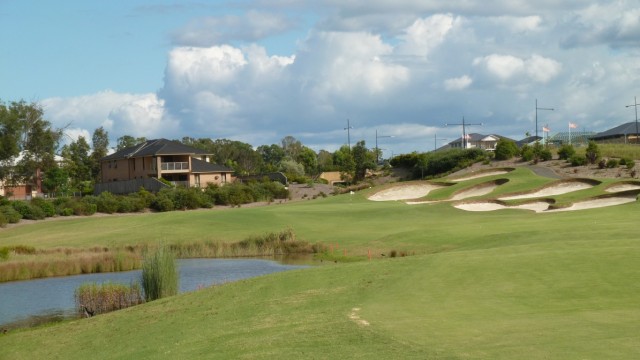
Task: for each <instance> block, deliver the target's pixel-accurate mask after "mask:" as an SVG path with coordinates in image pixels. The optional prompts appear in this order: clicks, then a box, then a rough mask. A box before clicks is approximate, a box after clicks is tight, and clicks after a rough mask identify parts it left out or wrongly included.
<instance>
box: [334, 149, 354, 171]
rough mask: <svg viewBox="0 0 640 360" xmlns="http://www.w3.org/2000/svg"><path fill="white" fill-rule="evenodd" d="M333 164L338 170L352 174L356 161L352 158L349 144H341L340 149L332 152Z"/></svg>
mask: <svg viewBox="0 0 640 360" xmlns="http://www.w3.org/2000/svg"><path fill="white" fill-rule="evenodd" d="M333 164H334V165H335V166H337V168H338V170H339V171H341V172H343V173H347V174H350V175H353V171H354V170H355V169H356V163H355V161H354V160H353V154H352V153H351V149H349V146H347V145H342V146H341V147H340V149H338V150H336V151H335V152H334V153H333Z"/></svg>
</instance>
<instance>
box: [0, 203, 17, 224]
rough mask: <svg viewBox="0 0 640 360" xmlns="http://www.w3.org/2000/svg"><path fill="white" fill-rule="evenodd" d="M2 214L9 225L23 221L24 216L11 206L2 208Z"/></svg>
mask: <svg viewBox="0 0 640 360" xmlns="http://www.w3.org/2000/svg"><path fill="white" fill-rule="evenodd" d="M0 214H2V215H3V216H4V217H5V218H6V219H7V221H8V222H9V224H17V223H18V222H20V220H21V219H22V214H20V213H19V212H18V211H17V210H16V209H14V208H13V206H11V205H4V206H0Z"/></svg>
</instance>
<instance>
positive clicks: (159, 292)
mask: <svg viewBox="0 0 640 360" xmlns="http://www.w3.org/2000/svg"><path fill="white" fill-rule="evenodd" d="M142 287H143V288H144V295H145V299H146V300H147V301H153V300H157V299H161V298H163V297H167V296H172V295H175V294H177V293H178V268H177V265H176V261H175V255H174V254H173V252H171V250H170V249H169V248H167V247H160V248H158V249H157V250H155V251H154V252H152V253H147V254H146V255H145V257H144V260H143V262H142Z"/></svg>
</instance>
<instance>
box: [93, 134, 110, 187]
mask: <svg viewBox="0 0 640 360" xmlns="http://www.w3.org/2000/svg"><path fill="white" fill-rule="evenodd" d="M91 145H92V146H91V147H92V152H91V178H92V179H93V180H94V181H96V182H98V181H100V159H102V158H103V157H105V156H107V153H108V152H109V133H108V132H107V131H106V130H105V129H104V128H103V127H102V126H100V127H99V128H97V129H95V130H94V131H93V136H92V137H91Z"/></svg>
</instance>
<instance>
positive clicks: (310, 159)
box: [297, 146, 318, 175]
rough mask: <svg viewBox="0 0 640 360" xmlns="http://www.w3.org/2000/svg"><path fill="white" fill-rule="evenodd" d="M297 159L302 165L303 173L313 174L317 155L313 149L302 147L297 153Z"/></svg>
mask: <svg viewBox="0 0 640 360" xmlns="http://www.w3.org/2000/svg"><path fill="white" fill-rule="evenodd" d="M297 161H298V162H300V163H301V164H302V165H304V170H305V173H307V174H308V175H313V174H315V172H316V170H317V169H318V155H317V154H316V152H315V151H313V149H310V148H308V147H306V146H303V147H302V150H301V151H300V153H299V154H298V159H297Z"/></svg>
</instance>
